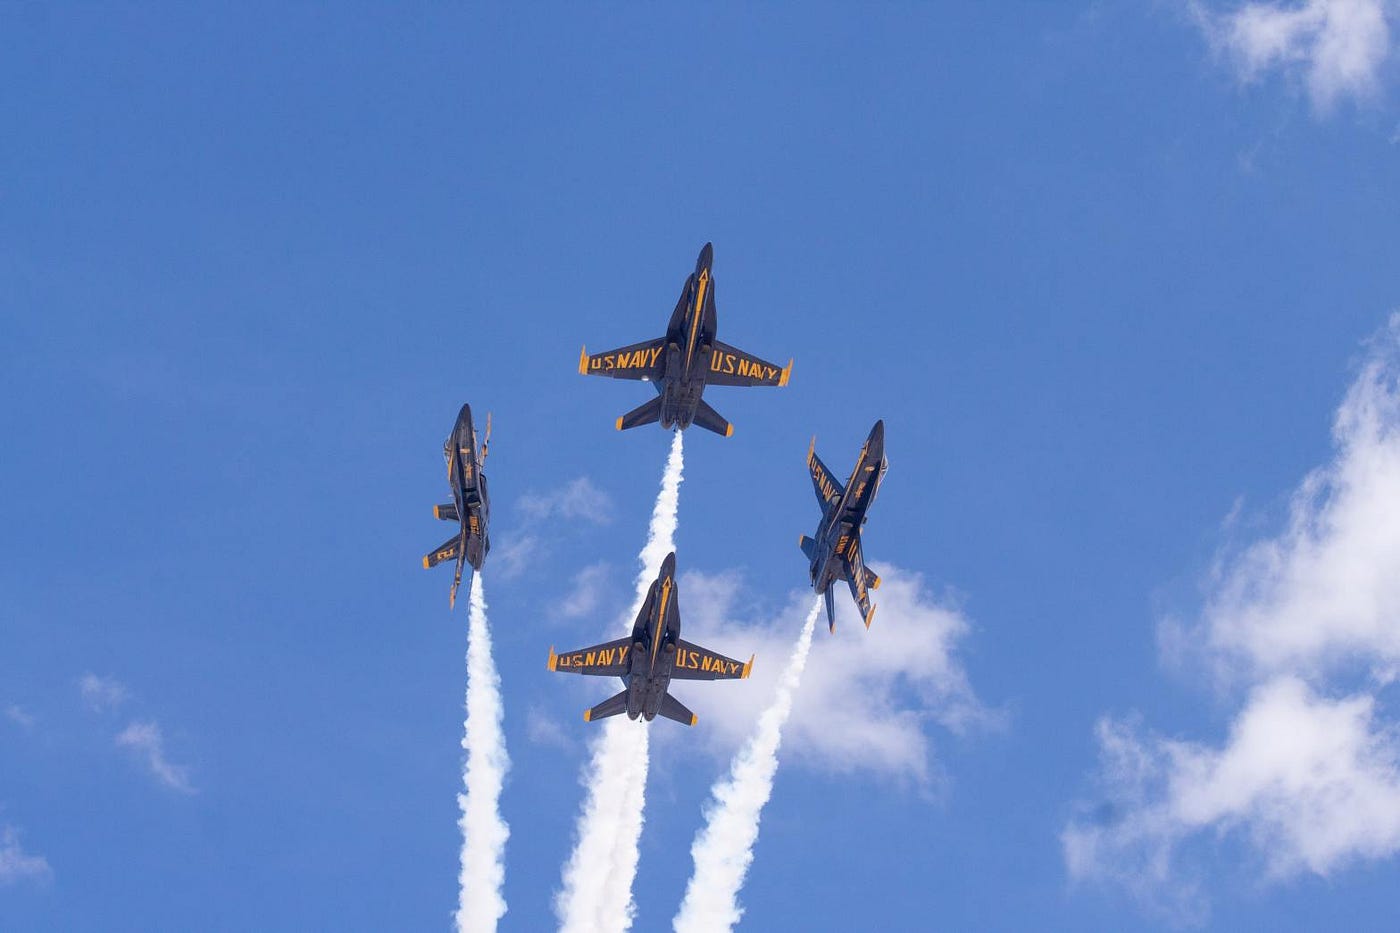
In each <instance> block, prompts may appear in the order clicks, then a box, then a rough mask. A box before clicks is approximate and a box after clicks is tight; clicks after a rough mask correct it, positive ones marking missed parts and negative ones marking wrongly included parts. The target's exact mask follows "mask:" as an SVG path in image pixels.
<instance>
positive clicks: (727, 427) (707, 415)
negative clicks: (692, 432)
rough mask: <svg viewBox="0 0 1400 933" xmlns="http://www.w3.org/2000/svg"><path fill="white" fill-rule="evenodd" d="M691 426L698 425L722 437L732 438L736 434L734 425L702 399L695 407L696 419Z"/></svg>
mask: <svg viewBox="0 0 1400 933" xmlns="http://www.w3.org/2000/svg"><path fill="white" fill-rule="evenodd" d="M691 424H695V425H698V426H700V427H702V428H704V429H705V430H706V431H714V432H715V433H716V434H718V435H719V436H720V437H731V436H733V434H734V425H732V424H730V423H729V422H728V421H725V420H724V416H723V415H721V414H720V413H719V412H717V411H715V410H714V409H713V408H711V407H710V406H709V405H708V404H706V402H705V400H704V399H703V398H702V399H701V400H700V401H699V402H698V403H696V405H695V418H694V420H693V421H691Z"/></svg>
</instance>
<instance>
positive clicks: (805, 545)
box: [797, 535, 817, 560]
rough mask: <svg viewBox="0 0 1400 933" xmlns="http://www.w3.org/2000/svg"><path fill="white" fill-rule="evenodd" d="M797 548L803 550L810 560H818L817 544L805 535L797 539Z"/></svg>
mask: <svg viewBox="0 0 1400 933" xmlns="http://www.w3.org/2000/svg"><path fill="white" fill-rule="evenodd" d="M797 546H798V547H800V548H802V553H803V554H806V555H807V559H808V560H816V557H817V542H816V541H814V540H812V539H811V538H809V537H807V536H806V535H803V536H802V537H800V538H798V539H797Z"/></svg>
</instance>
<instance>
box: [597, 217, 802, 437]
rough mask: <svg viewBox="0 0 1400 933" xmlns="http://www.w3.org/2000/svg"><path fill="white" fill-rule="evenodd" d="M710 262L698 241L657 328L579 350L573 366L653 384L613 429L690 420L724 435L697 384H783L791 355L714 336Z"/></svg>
mask: <svg viewBox="0 0 1400 933" xmlns="http://www.w3.org/2000/svg"><path fill="white" fill-rule="evenodd" d="M713 263H714V248H713V247H712V246H711V245H710V244H709V243H706V244H705V248H704V249H702V250H700V256H699V258H698V259H696V260H695V271H694V272H693V273H691V275H690V277H689V278H687V279H686V280H685V287H684V288H682V289H681V297H680V300H679V301H677V302H676V310H675V311H673V312H672V313H671V322H670V323H669V324H668V325H666V334H665V336H663V337H658V338H656V339H655V340H645V341H643V342H641V343H634V344H632V345H630V346H626V347H619V348H617V349H616V350H609V351H607V352H606V353H595V354H593V355H591V356H590V355H589V353H588V349H587V348H586V347H585V348H584V349H583V351H582V352H581V353H580V355H579V361H578V371H579V372H580V373H583V374H584V375H585V376H611V377H612V378H614V379H636V380H640V381H642V382H650V383H651V384H652V385H653V386H655V388H656V393H657V397H656V398H654V399H652V400H651V401H649V402H647V403H646V404H645V405H641V406H639V407H637V408H634V409H632V410H631V411H629V412H628V413H627V414H625V415H623V416H622V417H621V418H618V419H617V429H618V430H619V431H623V430H626V429H627V428H635V427H637V426H638V425H642V424H651V423H652V422H655V421H659V422H660V423H661V426H662V427H663V428H667V429H670V428H680V429H681V430H684V429H685V428H687V427H689V426H690V425H692V424H698V425H699V426H700V427H702V428H705V429H706V430H707V431H714V432H715V433H716V434H722V435H724V436H725V437H729V436H730V435H731V434H733V433H734V426H733V425H732V424H730V423H729V422H728V421H726V420H725V419H724V418H723V417H721V415H720V414H719V412H717V411H715V410H714V409H713V408H711V407H710V406H709V405H708V404H707V403H706V402H705V400H704V399H703V398H701V397H700V396H701V393H703V392H704V391H705V386H707V385H722V386H785V385H787V383H788V377H789V376H791V375H792V361H791V360H788V364H787V366H784V367H780V366H777V365H774V364H773V363H770V362H768V361H767V360H761V359H759V358H758V357H756V356H754V355H752V354H750V353H745V352H744V351H743V350H740V349H738V348H737V347H731V346H730V345H729V344H727V343H721V342H720V341H718V340H716V339H715V283H714V278H713V277H712V275H711V271H710V269H711V266H712V265H713Z"/></svg>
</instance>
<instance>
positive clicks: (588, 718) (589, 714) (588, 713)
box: [583, 709, 593, 722]
mask: <svg viewBox="0 0 1400 933" xmlns="http://www.w3.org/2000/svg"><path fill="white" fill-rule="evenodd" d="M583 721H584V722H592V721H593V710H591V709H586V710H584V711H583Z"/></svg>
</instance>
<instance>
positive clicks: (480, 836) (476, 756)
mask: <svg viewBox="0 0 1400 933" xmlns="http://www.w3.org/2000/svg"><path fill="white" fill-rule="evenodd" d="M462 749H463V750H464V751H465V752H466V753H467V761H466V764H465V765H464V766H463V768H462V786H463V788H464V791H465V792H464V793H460V794H458V795H457V806H458V807H459V808H460V809H461V811H462V816H461V819H459V820H458V821H457V825H458V827H460V828H461V830H462V868H461V873H460V874H459V875H458V893H457V929H458V931H459V933H465V931H472V933H476V931H479V930H494V929H496V921H497V920H500V919H501V917H502V916H504V914H505V912H506V902H505V898H504V897H502V896H501V883H502V882H503V881H504V880H505V865H504V862H503V861H502V856H503V855H504V854H505V848H506V838H507V837H508V836H509V835H510V827H509V826H507V825H506V821H505V820H503V819H502V818H501V810H500V799H501V785H502V784H503V783H504V781H505V777H506V771H507V770H509V768H510V758H509V757H507V755H506V738H505V734H504V733H503V732H502V730H501V678H500V677H499V676H498V675H497V674H496V662H495V661H493V660H492V659H491V631H490V629H489V628H488V627H487V624H486V594H485V593H484V592H483V591H482V588H481V574H480V573H474V574H472V588H471V618H470V621H469V622H468V627H467V719H466V722H465V723H464V724H463V727H462Z"/></svg>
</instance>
